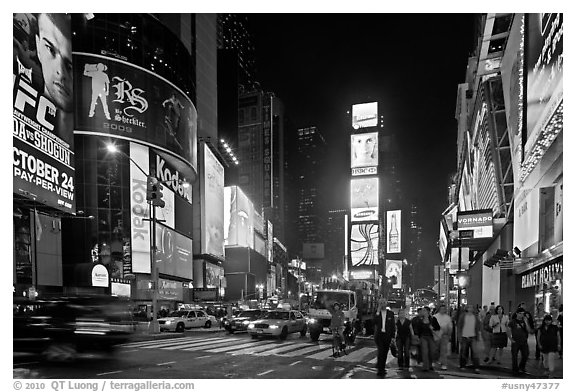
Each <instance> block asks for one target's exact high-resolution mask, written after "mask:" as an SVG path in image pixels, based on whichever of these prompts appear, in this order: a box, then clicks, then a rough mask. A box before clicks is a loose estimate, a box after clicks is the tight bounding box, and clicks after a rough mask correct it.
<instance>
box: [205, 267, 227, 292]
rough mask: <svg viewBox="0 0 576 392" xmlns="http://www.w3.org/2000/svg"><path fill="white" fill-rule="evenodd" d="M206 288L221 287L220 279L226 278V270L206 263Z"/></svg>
mask: <svg viewBox="0 0 576 392" xmlns="http://www.w3.org/2000/svg"><path fill="white" fill-rule="evenodd" d="M205 265H206V287H207V288H214V287H218V288H219V287H220V277H224V268H222V267H220V266H219V265H214V264H212V263H209V262H206V263H205Z"/></svg>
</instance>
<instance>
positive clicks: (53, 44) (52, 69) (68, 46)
mask: <svg viewBox="0 0 576 392" xmlns="http://www.w3.org/2000/svg"><path fill="white" fill-rule="evenodd" d="M36 48H37V50H38V59H39V60H40V64H41V65H42V76H43V77H44V94H45V95H46V96H47V97H48V98H49V99H50V100H51V101H52V102H53V103H54V104H55V105H56V107H58V108H59V109H61V110H63V111H65V112H71V111H72V43H71V40H70V37H66V36H65V35H64V33H63V32H62V30H61V29H60V28H59V26H57V25H56V23H55V22H54V20H52V19H51V18H50V17H48V16H47V15H46V14H40V16H39V17H38V35H37V36H36Z"/></svg>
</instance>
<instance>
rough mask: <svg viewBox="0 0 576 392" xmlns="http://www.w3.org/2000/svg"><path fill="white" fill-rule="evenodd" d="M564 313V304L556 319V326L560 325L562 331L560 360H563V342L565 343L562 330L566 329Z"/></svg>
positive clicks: (559, 309)
mask: <svg viewBox="0 0 576 392" xmlns="http://www.w3.org/2000/svg"><path fill="white" fill-rule="evenodd" d="M563 321H564V312H563V308H562V304H560V307H559V308H558V317H557V318H556V324H557V325H558V329H559V331H560V351H559V352H558V354H559V358H560V359H562V342H563V341H564V336H563V335H562V330H563V329H564V323H563Z"/></svg>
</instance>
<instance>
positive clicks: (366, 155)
mask: <svg viewBox="0 0 576 392" xmlns="http://www.w3.org/2000/svg"><path fill="white" fill-rule="evenodd" d="M377 166H378V132H370V133H357V134H354V135H350V167H351V168H352V175H353V176H355V175H368V174H376V173H377V169H376V168H377Z"/></svg>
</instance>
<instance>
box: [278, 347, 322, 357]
mask: <svg viewBox="0 0 576 392" xmlns="http://www.w3.org/2000/svg"><path fill="white" fill-rule="evenodd" d="M326 347H331V345H329V344H319V345H313V346H308V347H306V348H303V349H300V350H296V351H291V352H289V353H284V354H279V356H281V357H296V356H298V355H303V354H308V353H311V352H312V351H318V350H323V349H325V348H326Z"/></svg>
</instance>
